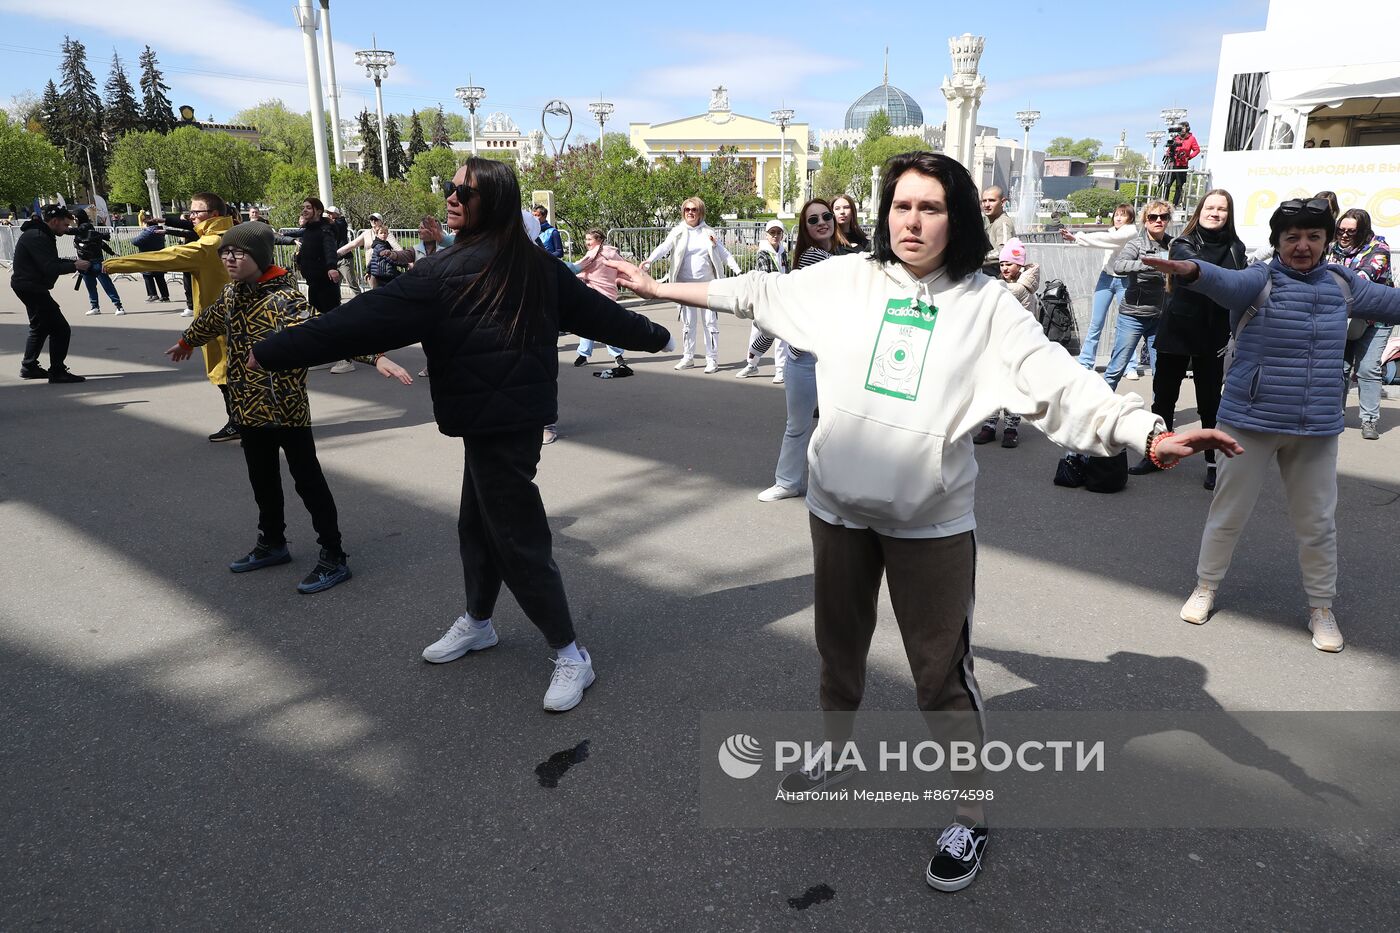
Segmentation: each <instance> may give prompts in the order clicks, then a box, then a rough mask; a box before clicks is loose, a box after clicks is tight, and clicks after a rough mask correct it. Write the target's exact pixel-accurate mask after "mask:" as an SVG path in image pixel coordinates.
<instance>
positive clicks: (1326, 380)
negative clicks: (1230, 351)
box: [1143, 199, 1400, 651]
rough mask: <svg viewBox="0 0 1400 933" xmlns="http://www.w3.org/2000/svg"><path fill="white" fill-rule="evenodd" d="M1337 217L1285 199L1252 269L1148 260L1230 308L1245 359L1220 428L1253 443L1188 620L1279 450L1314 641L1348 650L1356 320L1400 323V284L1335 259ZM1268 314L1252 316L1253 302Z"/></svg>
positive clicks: (1320, 205) (1213, 519)
mask: <svg viewBox="0 0 1400 933" xmlns="http://www.w3.org/2000/svg"><path fill="white" fill-rule="evenodd" d="M1335 226H1336V222H1335V220H1334V219H1333V214H1332V209H1331V207H1330V205H1328V203H1327V202H1326V201H1324V200H1320V199H1313V200H1310V201H1306V202H1304V201H1285V202H1283V203H1282V204H1280V205H1279V206H1278V209H1277V210H1275V211H1274V214H1273V216H1272V217H1271V218H1269V230H1270V235H1269V245H1271V246H1272V247H1273V248H1274V250H1275V254H1274V258H1273V259H1272V260H1271V261H1270V262H1268V263H1267V264H1265V263H1256V264H1255V265H1252V266H1250V267H1249V268H1248V269H1243V270H1240V271H1233V270H1228V269H1221V268H1219V267H1217V266H1213V265H1211V264H1210V263H1206V262H1191V261H1177V260H1156V259H1144V260H1143V262H1145V263H1147V264H1148V265H1150V266H1152V267H1154V268H1156V269H1159V270H1161V271H1162V272H1166V273H1168V274H1170V275H1173V276H1176V277H1177V281H1178V282H1179V283H1180V284H1183V285H1185V286H1186V287H1187V288H1190V289H1194V290H1196V291H1199V292H1201V293H1202V294H1204V295H1205V296H1207V297H1208V298H1210V299H1211V300H1212V301H1214V302H1215V303H1216V304H1219V305H1221V306H1222V307H1224V308H1227V309H1229V311H1230V323H1231V330H1232V332H1233V333H1235V334H1236V338H1235V357H1234V361H1233V363H1231V364H1230V365H1229V367H1228V369H1227V370H1226V373H1225V388H1224V394H1223V397H1222V398H1221V402H1220V413H1219V415H1218V419H1219V422H1220V425H1221V427H1222V428H1224V429H1225V430H1227V431H1229V432H1230V433H1231V434H1233V435H1234V436H1235V437H1236V438H1238V440H1239V442H1240V443H1241V444H1243V445H1244V449H1245V452H1244V454H1242V455H1240V456H1238V457H1235V458H1234V459H1233V460H1230V461H1228V462H1227V463H1226V464H1225V466H1224V467H1223V468H1222V469H1221V471H1220V480H1219V485H1218V486H1217V488H1216V491H1215V498H1214V500H1213V501H1212V503H1211V507H1210V515H1209V517H1208V518H1207V519H1206V527H1205V532H1204V533H1203V534H1202V536H1201V554H1200V559H1199V561H1198V563H1197V568H1196V575H1197V578H1198V582H1197V586H1196V589H1195V591H1194V592H1192V594H1191V596H1190V598H1189V599H1187V600H1186V604H1185V605H1184V606H1182V608H1181V618H1182V619H1184V620H1185V621H1187V622H1193V623H1195V624H1197V625H1199V624H1201V623H1203V622H1205V621H1206V619H1208V618H1209V617H1210V613H1211V609H1212V608H1213V607H1214V604H1215V592H1216V590H1217V589H1218V588H1219V586H1220V583H1221V581H1223V580H1224V579H1225V573H1226V571H1227V570H1229V567H1230V558H1231V556H1232V555H1233V554H1234V550H1235V543H1236V542H1237V541H1238V540H1239V536H1240V532H1242V531H1243V530H1244V526H1245V523H1246V522H1247V521H1248V520H1249V516H1250V513H1251V512H1252V511H1253V510H1254V502H1255V500H1256V499H1257V498H1258V496H1259V491H1260V489H1262V488H1263V485H1264V480H1265V478H1266V477H1267V475H1268V472H1269V467H1270V465H1271V464H1272V462H1273V460H1274V458H1275V457H1277V458H1278V465H1279V473H1280V474H1281V475H1282V477H1283V488H1284V492H1285V495H1286V496H1287V497H1288V514H1289V516H1290V518H1291V519H1292V521H1293V532H1294V535H1295V536H1296V537H1297V539H1298V561H1299V564H1300V565H1301V567H1302V571H1303V588H1304V590H1306V591H1307V594H1308V606H1309V617H1308V629H1309V631H1310V632H1311V633H1312V643H1313V646H1314V647H1315V648H1317V649H1319V650H1321V651H1341V650H1342V644H1343V642H1342V633H1341V630H1340V629H1339V628H1338V626H1337V619H1336V617H1335V616H1334V615H1333V614H1332V600H1333V599H1335V598H1336V595H1337V521H1336V512H1337V437H1338V435H1340V434H1341V433H1342V423H1343V422H1342V409H1343V403H1344V402H1345V400H1346V385H1345V382H1344V380H1343V376H1342V357H1343V354H1344V352H1345V349H1346V338H1347V317H1348V315H1349V314H1350V315H1351V316H1353V317H1358V318H1364V319H1366V320H1371V321H1377V322H1381V323H1387V324H1391V323H1397V322H1400V291H1397V290H1396V289H1393V288H1387V287H1385V286H1383V285H1378V284H1376V283H1375V282H1372V281H1370V280H1369V279H1367V278H1366V277H1364V276H1361V275H1358V274H1357V273H1356V272H1355V271H1353V270H1351V269H1347V268H1344V267H1341V266H1336V265H1331V264H1329V263H1328V262H1327V261H1326V255H1327V245H1328V243H1329V242H1330V241H1331V240H1332V236H1333V233H1334V232H1335ZM1251 307H1254V308H1256V309H1257V313H1255V314H1254V315H1252V316H1250V315H1248V314H1247V312H1248V309H1250V308H1251Z"/></svg>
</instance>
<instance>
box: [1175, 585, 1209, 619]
mask: <svg viewBox="0 0 1400 933" xmlns="http://www.w3.org/2000/svg"><path fill="white" fill-rule="evenodd" d="M1214 608H1215V590H1213V589H1211V588H1210V587H1208V586H1200V585H1197V587H1196V588H1195V589H1194V590H1192V591H1191V595H1190V596H1188V597H1186V602H1185V603H1184V604H1183V605H1182V607H1181V621H1183V622H1190V623H1191V624H1192V625H1204V624H1205V622H1206V620H1207V619H1209V618H1210V612H1211V610H1212V609H1214Z"/></svg>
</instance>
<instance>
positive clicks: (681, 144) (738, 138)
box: [628, 85, 810, 211]
mask: <svg viewBox="0 0 1400 933" xmlns="http://www.w3.org/2000/svg"><path fill="white" fill-rule="evenodd" d="M628 129H629V135H630V138H631V142H632V148H634V149H636V150H637V151H638V152H640V153H641V154H642V155H643V156H645V157H646V160H647V161H648V162H656V161H658V160H660V159H670V160H672V161H676V160H679V159H682V158H686V159H698V160H699V161H700V163H701V165H702V166H703V165H704V164H705V163H707V162H708V161H709V160H710V159H711V158H712V157H714V156H715V155H717V154H718V153H719V150H720V148H721V147H726V148H732V149H734V150H735V152H734V155H735V157H736V158H738V159H739V160H740V161H744V162H752V163H753V168H754V182H755V186H756V188H757V194H758V196H759V197H761V198H763V199H765V200H766V201H767V202H768V209H769V210H770V211H777V210H778V191H779V184H778V180H779V177H780V176H779V166H780V165H781V164H782V163H781V161H780V160H781V158H782V157H783V155H784V153H786V155H787V160H788V163H789V164H795V165H796V166H797V179H798V185H799V186H801V185H802V184H803V183H804V182H805V180H806V178H807V175H808V172H809V167H810V166H809V161H810V160H809V155H808V152H807V136H808V125H807V124H806V123H789V124H788V125H787V132H786V134H784V133H783V132H782V130H780V129H779V127H778V124H777V123H775V122H773V121H772V120H760V119H758V118H757V117H746V116H744V115H743V114H738V113H734V112H732V111H731V110H730V109H729V93H728V91H726V90H725V88H724V86H723V85H721V86H720V87H717V88H715V89H714V91H713V93H712V94H711V96H710V108H709V110H708V111H706V112H705V113H702V114H699V115H697V116H693V117H685V118H683V119H680V120H670V121H668V122H666V123H631V124H628ZM784 139H786V143H784ZM787 195H788V200H789V202H791V203H793V204H797V203H800V202H801V200H802V192H801V191H800V190H799V191H796V192H793V191H789V192H788V193H787Z"/></svg>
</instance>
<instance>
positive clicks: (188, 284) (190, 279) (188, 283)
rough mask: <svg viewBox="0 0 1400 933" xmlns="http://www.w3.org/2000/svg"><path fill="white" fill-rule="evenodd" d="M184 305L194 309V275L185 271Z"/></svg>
mask: <svg viewBox="0 0 1400 933" xmlns="http://www.w3.org/2000/svg"><path fill="white" fill-rule="evenodd" d="M185 307H186V308H189V309H190V310H191V311H193V310H194V276H192V275H190V274H189V273H188V272H186V273H185Z"/></svg>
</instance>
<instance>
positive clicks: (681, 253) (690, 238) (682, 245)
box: [642, 198, 740, 373]
mask: <svg viewBox="0 0 1400 933" xmlns="http://www.w3.org/2000/svg"><path fill="white" fill-rule="evenodd" d="M681 217H682V218H683V219H682V220H681V222H680V223H679V224H677V225H676V227H675V229H673V230H672V231H671V232H670V233H669V234H667V235H666V239H664V240H662V241H661V245H660V246H658V247H657V248H656V249H654V250H652V251H651V255H650V256H648V257H647V258H646V261H645V262H643V263H642V269H644V270H645V269H649V268H651V265H652V263H654V262H657V261H658V260H661V259H665V258H666V257H667V256H670V257H671V268H670V271H668V272H667V274H666V281H668V282H709V281H712V280H714V279H720V278H723V277H724V270H725V269H726V268H728V269H729V270H730V271H731V272H733V273H734V274H735V275H738V274H739V271H740V270H739V264H738V263H737V262H735V261H734V257H733V256H731V255H729V250H727V249H725V248H724V244H723V243H721V242H720V241H719V237H718V236H717V235H716V234H715V231H714V230H713V229H712V228H711V227H710V225H709V224H707V223H705V202H704V201H702V200H700V199H699V198H686V199H685V201H684V202H683V203H682V204H681ZM701 311H703V312H704V314H705V372H707V373H717V372H719V318H718V317H717V316H716V315H715V312H714V311H713V310H711V309H709V308H702V307H696V306H694V305H685V304H683V305H681V307H680V314H681V361H680V362H679V363H677V364H676V369H690V368H691V367H692V366H694V365H695V359H694V357H695V329H696V327H697V326H698V324H699V319H700V313H701Z"/></svg>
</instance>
